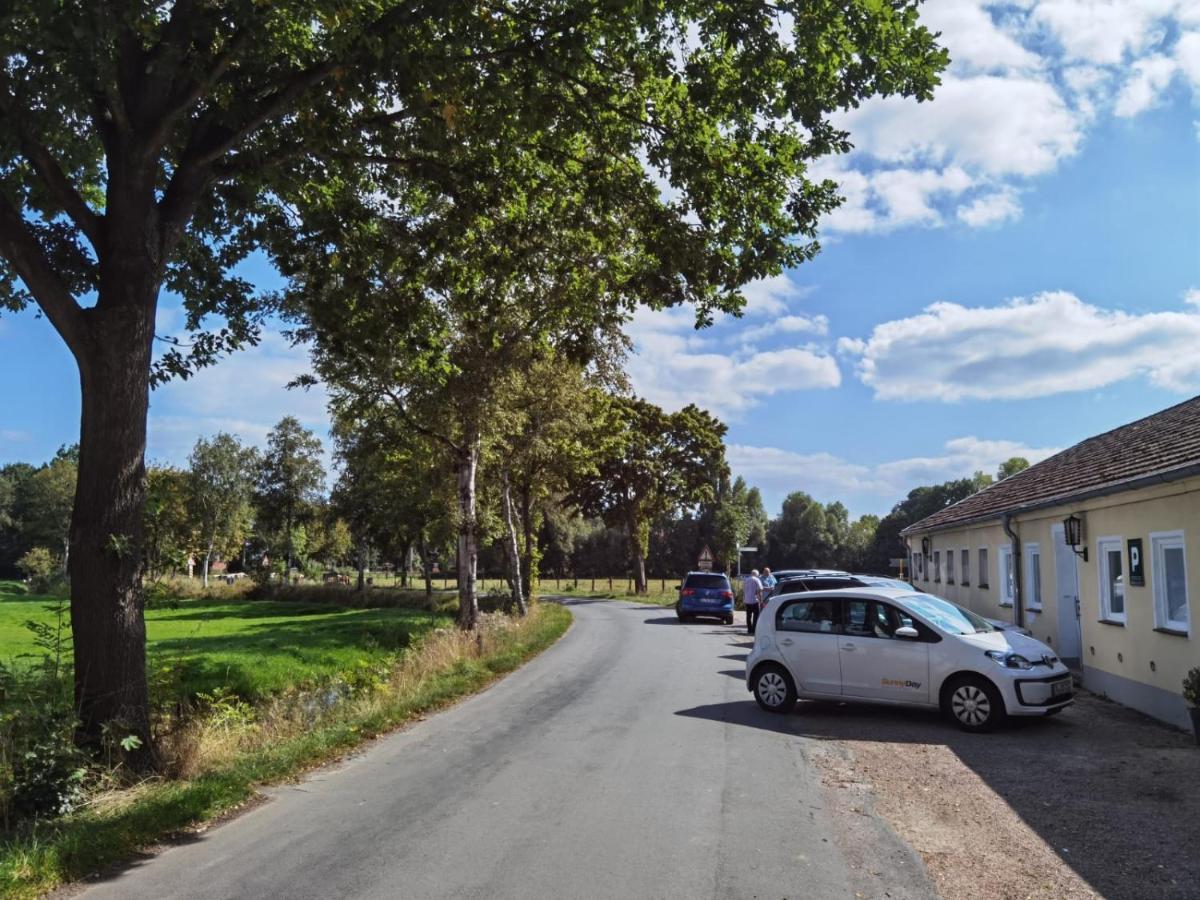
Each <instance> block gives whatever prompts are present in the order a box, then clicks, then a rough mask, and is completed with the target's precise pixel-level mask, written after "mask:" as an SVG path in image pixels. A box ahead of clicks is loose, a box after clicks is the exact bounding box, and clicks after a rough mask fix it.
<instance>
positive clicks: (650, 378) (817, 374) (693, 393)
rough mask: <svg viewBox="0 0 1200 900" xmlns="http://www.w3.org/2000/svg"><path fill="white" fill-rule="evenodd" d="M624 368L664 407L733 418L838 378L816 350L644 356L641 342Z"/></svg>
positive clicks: (642, 392)
mask: <svg viewBox="0 0 1200 900" xmlns="http://www.w3.org/2000/svg"><path fill="white" fill-rule="evenodd" d="M637 343H638V352H637V353H636V354H635V355H634V356H633V357H631V358H630V360H629V362H628V364H627V365H626V371H627V372H628V374H629V379H630V382H631V383H632V384H633V388H634V390H635V391H636V392H637V393H638V394H639V395H640V396H642V397H645V398H646V399H647V400H649V401H650V402H652V403H657V404H658V405H659V406H662V407H664V408H666V409H679V408H680V407H682V406H686V405H687V404H688V403H695V404H696V405H698V406H701V407H703V408H705V409H707V410H709V411H711V412H713V413H714V414H716V415H717V416H720V417H722V418H726V419H738V418H740V417H741V415H742V414H743V413H744V412H745V411H746V410H748V409H752V408H754V407H755V406H757V405H758V404H759V402H760V401H761V400H762V398H763V397H769V396H771V395H773V394H778V393H783V392H787V391H800V390H810V389H820V388H834V387H837V386H838V385H840V384H841V383H842V375H841V372H840V371H839V369H838V366H837V362H836V361H835V360H834V359H833V357H832V356H830V355H829V354H827V353H825V352H824V351H822V350H820V349H816V348H808V347H791V348H786V349H783V350H768V351H761V352H751V353H744V352H739V353H736V354H732V355H730V354H723V353H699V352H698V353H656V352H648V351H647V349H646V346H645V344H644V343H643V342H642V340H641V339H638V340H637Z"/></svg>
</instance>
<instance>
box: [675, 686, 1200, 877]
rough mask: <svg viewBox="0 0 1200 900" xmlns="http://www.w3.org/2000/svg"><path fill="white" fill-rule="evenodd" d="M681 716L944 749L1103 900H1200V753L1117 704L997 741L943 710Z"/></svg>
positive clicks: (1035, 722) (1086, 699) (831, 706)
mask: <svg viewBox="0 0 1200 900" xmlns="http://www.w3.org/2000/svg"><path fill="white" fill-rule="evenodd" d="M720 674H722V675H732V674H733V672H732V671H731V670H724V671H721V672H720ZM737 674H738V676H739V677H741V676H742V673H741V672H738V673H737ZM676 715H679V716H687V717H689V718H695V719H707V720H710V721H713V722H720V723H722V724H732V725H742V726H744V727H747V728H757V729H760V730H765V731H773V732H777V733H780V734H787V735H792V736H794V737H797V738H805V739H809V740H816V741H857V742H872V743H884V744H894V745H897V746H896V749H895V751H894V755H895V762H896V765H898V766H904V765H905V760H906V759H908V758H913V757H912V755H911V754H909V753H908V752H907V751H906V750H905V749H904V747H905V745H920V744H923V745H941V746H944V747H946V748H947V749H949V750H950V751H952V752H953V753H954V754H955V755H956V756H957V757H958V759H959V760H960V761H961V762H962V763H963V764H965V765H966V766H967V767H968V768H969V769H970V770H971V771H972V772H974V773H975V774H976V775H978V776H979V778H981V779H982V780H983V781H984V782H985V783H986V785H987V786H988V787H989V788H990V789H991V790H992V791H994V792H995V793H996V794H997V795H998V796H999V797H1000V798H1002V799H1003V800H1004V801H1005V802H1006V803H1007V804H1008V805H1009V806H1010V807H1011V808H1012V809H1013V810H1014V811H1015V812H1016V813H1017V814H1018V815H1019V816H1020V817H1021V818H1022V819H1023V820H1024V821H1025V823H1026V824H1027V825H1028V826H1029V827H1030V828H1032V829H1033V831H1034V832H1036V833H1037V835H1038V836H1039V837H1040V838H1041V839H1042V840H1043V841H1044V842H1045V843H1046V845H1047V846H1049V847H1050V848H1051V849H1052V850H1053V851H1054V852H1055V853H1056V854H1058V856H1059V858H1060V859H1062V860H1063V862H1065V863H1066V864H1067V865H1068V866H1070V867H1071V868H1073V869H1074V870H1075V871H1076V872H1077V873H1078V874H1079V875H1080V876H1081V877H1082V878H1083V879H1084V880H1086V881H1087V882H1088V883H1089V884H1090V885H1092V886H1093V887H1094V888H1095V890H1096V891H1097V892H1098V893H1100V894H1101V895H1103V896H1105V897H1109V898H1125V897H1128V898H1143V897H1155V898H1170V900H1185V898H1187V900H1194V898H1197V897H1200V853H1198V852H1197V850H1196V848H1197V847H1200V752H1198V751H1197V749H1196V748H1195V747H1194V746H1190V743H1189V741H1188V738H1187V737H1186V736H1184V735H1182V734H1181V733H1179V732H1177V731H1175V730H1173V729H1170V728H1167V727H1166V726H1162V725H1160V724H1159V723H1157V722H1154V721H1153V720H1150V719H1148V718H1146V717H1144V716H1142V715H1140V714H1138V713H1136V712H1133V711H1132V710H1128V709H1125V708H1123V707H1120V706H1117V705H1116V704H1113V703H1109V702H1107V701H1103V700H1100V699H1098V698H1095V697H1092V696H1090V695H1086V694H1081V695H1080V696H1079V698H1078V702H1077V704H1076V706H1075V707H1073V708H1071V709H1069V710H1067V711H1066V712H1065V713H1063V714H1062V715H1060V716H1057V717H1054V718H1050V719H1041V718H1037V719H1014V720H1011V721H1010V724H1009V725H1007V726H1006V727H1005V728H1003V729H1001V730H999V731H997V732H995V733H993V734H967V733H966V732H963V731H960V730H959V729H958V728H957V727H955V726H954V725H953V724H951V723H950V722H948V721H946V720H945V719H943V718H942V717H941V716H940V715H939V714H938V713H937V712H936V711H921V710H901V709H894V708H890V707H884V706H869V705H861V704H850V703H815V702H809V701H801V702H800V703H799V704H797V707H796V711H795V712H794V713H792V714H790V715H773V714H771V713H767V712H764V711H763V710H761V709H759V707H758V705H757V704H756V703H755V702H754V701H753V700H752V699H750V698H749V697H747V699H746V700H741V701H731V702H726V703H712V704H707V705H704V706H696V707H693V708H691V709H683V710H679V711H678V712H677V713H676ZM931 777H932V776H931Z"/></svg>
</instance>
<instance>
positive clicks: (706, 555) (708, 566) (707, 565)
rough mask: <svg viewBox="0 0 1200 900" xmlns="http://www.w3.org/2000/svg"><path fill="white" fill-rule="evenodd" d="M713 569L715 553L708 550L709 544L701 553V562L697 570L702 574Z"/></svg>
mask: <svg viewBox="0 0 1200 900" xmlns="http://www.w3.org/2000/svg"><path fill="white" fill-rule="evenodd" d="M712 567H713V553H712V551H711V550H709V549H708V544H705V545H704V549H703V550H701V551H700V560H699V562H698V563H697V568H699V569H700V571H701V572H711V571H712Z"/></svg>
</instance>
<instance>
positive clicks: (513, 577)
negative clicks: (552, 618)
mask: <svg viewBox="0 0 1200 900" xmlns="http://www.w3.org/2000/svg"><path fill="white" fill-rule="evenodd" d="M500 506H501V508H502V510H503V513H504V528H505V541H504V550H505V553H506V554H507V555H508V586H509V588H510V589H511V590H512V602H513V605H514V606H516V608H517V614H518V615H519V616H522V617H524V616H525V614H526V613H527V612H528V611H529V610H528V608H527V607H526V606H525V597H524V595H523V594H522V592H521V551H520V548H519V547H518V545H517V527H516V524H515V523H514V522H513V509H512V507H513V504H512V488H511V486H510V485H509V481H508V472H507V471H504V472H502V473H501V476H500Z"/></svg>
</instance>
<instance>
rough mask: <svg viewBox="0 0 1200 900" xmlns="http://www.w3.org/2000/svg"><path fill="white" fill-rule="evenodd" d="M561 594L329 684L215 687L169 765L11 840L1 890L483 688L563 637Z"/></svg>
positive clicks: (212, 808) (73, 868) (51, 878)
mask: <svg viewBox="0 0 1200 900" xmlns="http://www.w3.org/2000/svg"><path fill="white" fill-rule="evenodd" d="M570 622H571V616H570V613H569V612H568V611H567V610H566V609H564V608H563V607H561V606H558V605H557V604H537V605H535V606H534V607H533V608H532V610H531V611H530V614H529V616H528V617H526V618H525V619H520V620H518V619H512V618H509V617H506V616H502V615H499V614H494V615H493V614H485V615H483V616H482V617H481V621H480V627H479V629H478V630H477V631H475V632H472V633H464V632H460V631H457V630H454V629H448V628H443V629H438V630H436V631H433V632H432V633H430V634H428V635H427V636H426V637H424V638H423V639H422V640H421V641H420V642H419V643H417V644H415V645H414V646H413V647H412V648H410V649H409V650H407V651H406V652H405V653H404V654H403V656H402V657H401V658H400V660H399V662H398V663H396V664H395V665H394V666H392V667H391V668H389V669H379V668H368V670H365V671H354V670H351V671H349V672H347V673H345V675H344V676H343V677H342V679H341V681H340V683H339V684H335V685H329V686H325V687H323V688H322V690H321V692H319V693H313V692H303V691H291V692H284V693H282V694H278V695H275V696H273V697H271V698H270V699H268V700H266V701H264V702H263V703H262V704H260V705H257V706H251V705H249V704H247V703H245V701H243V700H240V699H238V698H236V697H234V696H232V695H227V694H222V693H219V692H214V693H212V694H209V695H207V696H206V698H204V703H205V704H206V706H205V708H204V709H203V710H202V712H201V714H200V715H197V716H194V717H193V718H192V719H191V720H190V721H189V722H188V723H187V724H185V725H183V726H181V727H180V728H178V729H176V730H175V731H173V732H172V733H171V734H170V735H169V736H168V737H167V738H166V739H165V741H164V743H163V747H162V749H163V752H164V755H165V757H166V759H167V760H168V770H167V772H166V774H165V775H164V776H162V777H160V778H157V779H155V780H153V781H149V782H145V783H143V784H140V785H138V786H136V787H134V788H125V789H122V790H114V791H110V792H108V793H105V794H102V795H100V796H97V797H95V798H93V799H92V800H91V802H90V803H89V804H88V805H87V807H86V808H84V809H83V810H82V811H81V812H78V813H74V814H72V815H70V816H67V817H65V818H62V819H58V820H54V821H50V822H46V823H41V824H36V825H34V826H32V827H30V828H28V829H27V830H26V831H24V832H23V833H21V834H19V835H15V836H11V837H10V838H9V839H8V840H7V841H5V842H3V843H2V844H0V892H3V895H4V896H6V897H20V898H23V897H36V896H39V895H40V894H42V893H45V892H46V891H49V890H52V889H53V888H55V887H57V886H59V885H62V884H64V883H67V882H70V881H74V880H77V879H79V878H81V877H83V876H85V875H87V874H90V873H92V872H95V871H97V870H98V869H100V868H103V867H104V866H107V865H110V864H112V863H114V862H117V861H119V860H121V859H123V858H125V857H127V856H128V855H129V854H131V853H133V852H134V851H135V850H137V849H138V848H139V847H143V846H145V845H147V844H150V843H153V842H155V841H158V840H161V839H162V838H163V837H164V836H166V835H169V834H170V833H172V832H177V831H180V830H182V829H185V828H187V827H189V826H192V825H195V824H197V823H199V822H203V821H206V820H208V819H211V818H213V817H215V816H217V815H220V814H221V813H223V812H226V811H228V810H230V809H233V808H235V807H237V806H238V805H239V804H241V803H243V802H245V801H246V800H247V799H248V798H250V797H251V796H252V795H253V794H254V791H255V788H256V786H257V785H259V784H262V783H265V782H271V781H276V780H280V779H284V778H287V777H290V776H294V775H295V774H297V773H298V772H301V771H303V770H305V769H307V768H309V767H312V766H315V765H318V764H320V763H322V762H325V761H327V760H329V759H331V758H333V757H335V756H337V755H338V754H340V753H342V752H344V751H345V750H347V749H349V748H351V747H353V746H354V745H356V744H358V743H360V742H361V741H363V740H365V739H367V738H370V737H373V736H375V735H378V734H380V733H382V732H384V731H387V730H389V729H392V728H395V727H396V726H398V725H401V724H403V723H404V722H406V721H409V720H410V719H412V718H413V717H415V716H417V715H420V714H422V713H425V712H428V711H430V710H432V709H436V708H438V707H440V706H443V705H445V704H447V703H449V702H451V701H453V700H455V699H457V698H459V697H462V696H464V695H466V694H468V693H471V692H473V691H476V690H479V689H480V688H482V687H484V686H485V685H487V684H488V683H489V682H491V681H492V680H494V679H495V678H497V677H498V676H499V675H501V674H503V673H505V672H508V671H511V670H512V669H514V668H516V667H517V666H519V665H520V664H521V663H522V662H523V661H525V660H526V659H528V658H530V657H531V656H533V655H535V654H537V653H539V652H540V651H541V650H543V649H545V648H546V647H548V646H549V645H550V644H552V643H553V642H554V641H555V640H557V639H558V638H559V637H560V636H561V635H562V634H563V632H565V631H566V629H567V627H568V626H569V625H570Z"/></svg>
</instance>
